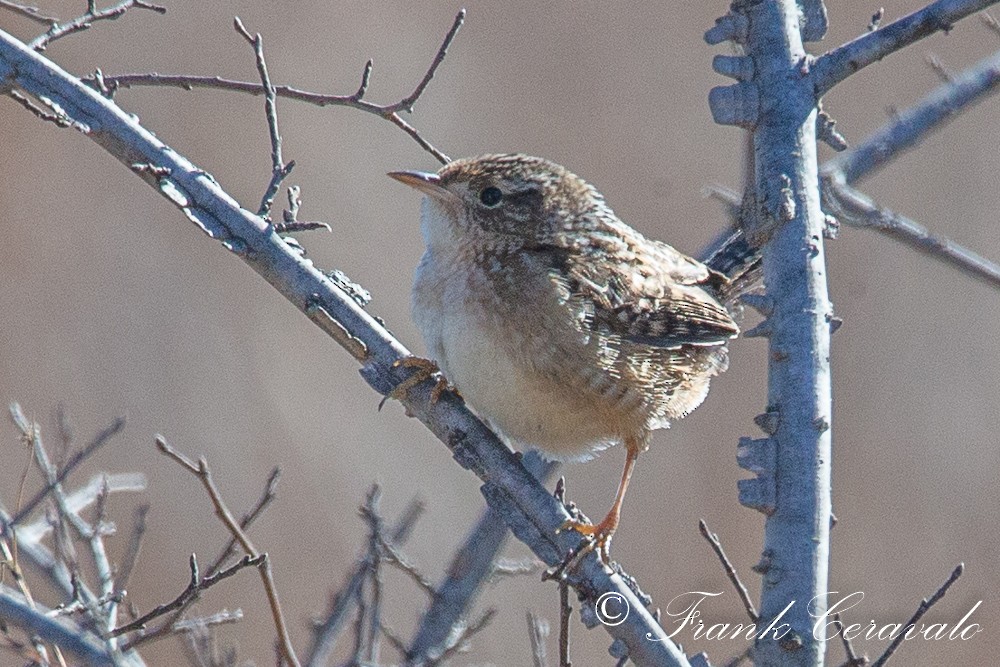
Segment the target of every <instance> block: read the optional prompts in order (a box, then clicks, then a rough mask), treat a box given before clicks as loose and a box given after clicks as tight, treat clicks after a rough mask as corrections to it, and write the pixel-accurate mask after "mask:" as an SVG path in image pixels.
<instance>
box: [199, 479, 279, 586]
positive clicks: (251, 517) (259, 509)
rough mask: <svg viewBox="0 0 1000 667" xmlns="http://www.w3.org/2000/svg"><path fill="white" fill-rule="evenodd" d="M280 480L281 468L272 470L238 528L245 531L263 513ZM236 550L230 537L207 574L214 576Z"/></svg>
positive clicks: (275, 492)
mask: <svg viewBox="0 0 1000 667" xmlns="http://www.w3.org/2000/svg"><path fill="white" fill-rule="evenodd" d="M280 479H281V468H272V469H271V474H270V475H268V477H267V481H266V482H265V483H264V490H263V491H262V492H261V495H260V498H258V499H257V503H256V504H255V505H254V506H253V507H252V508H251V509H250V511H248V512H247V513H246V514H244V515H243V517H242V518H241V519H240V528H242V529H243V530H246V529H247V528H249V527H250V526H251V525H252V524H253V522H254V521H256V520H257V519H258V518H259V517H260V515H261V514H263V513H264V510H266V509H267V508H268V507H269V506H270V505H271V503H272V502H274V498H275V496H276V495H277V489H278V480H280ZM235 550H236V537H235V536H234V537H230V538H229V542H228V543H227V544H226V546H225V547H224V548H223V550H222V552H221V553H220V554H219V555H218V556H216V558H215V560H214V561H212V564H211V565H209V566H208V569H207V570H206V572H207V574H209V575H211V574H214V573H215V572H216V571H217V570H218V569H219V568H220V567H222V565H223V563H225V562H226V561H227V560H229V558H230V556H232V555H233V552H234V551H235Z"/></svg>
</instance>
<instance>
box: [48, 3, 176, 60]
mask: <svg viewBox="0 0 1000 667" xmlns="http://www.w3.org/2000/svg"><path fill="white" fill-rule="evenodd" d="M133 7H137V8H139V9H149V10H151V11H154V12H156V13H158V14H165V13H166V11H167V8H166V7H161V6H160V5H154V4H152V3H150V2H144V1H143V0H123V1H122V2H119V3H118V4H117V5H112V6H110V7H107V8H105V9H97V3H96V1H95V0H88V2H87V11H86V13H84V14H83V15H82V16H79V17H77V18H75V19H73V20H72V21H66V22H65V23H59V22H53V23H52V25H51V26H50V27H49V29H48V30H46V31H45V33H44V34H42V35H40V36H38V37H37V38H35V40H34V41H32V42H31V44H29V45H28V46H29V47H30V48H32V49H35V50H36V51H44V50H45V49H46V48H48V46H49V44H51V43H52V42H54V41H56V40H57V39H62V38H63V37H66V36H67V35H72V34H73V33H75V32H80V31H81V30H87V29H88V28H90V27H91V26H92V25H93V24H94V23H96V22H97V21H114V20H115V19H118V18H121V16H122V15H123V14H124V13H125V12H127V11H128V10H130V9H132V8H133Z"/></svg>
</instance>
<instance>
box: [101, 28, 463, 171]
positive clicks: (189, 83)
mask: <svg viewBox="0 0 1000 667" xmlns="http://www.w3.org/2000/svg"><path fill="white" fill-rule="evenodd" d="M464 22H465V10H464V9H463V10H461V11H459V12H458V14H457V15H456V16H455V20H454V22H453V23H452V25H451V28H450V29H449V30H448V34H447V35H445V38H444V41H443V42H442V43H441V46H440V47H439V48H438V51H437V53H436V54H435V56H434V59H433V60H432V61H431V64H430V66H429V67H428V68H427V71H426V72H425V73H424V76H423V78H422V79H421V80H420V83H418V84H417V87H416V88H414V89H413V92H412V93H410V94H409V95H407V96H406V97H404V98H403V99H401V100H399V101H398V102H395V103H392V104H375V103H372V102H369V101H368V100H367V99H365V95H366V94H367V92H368V83H369V81H370V78H371V73H372V61H370V60H369V61H368V62H367V63H365V69H364V73H363V75H362V80H361V85H360V87H359V88H358V90H357V91H356V92H354V93H353V94H351V95H325V94H321V93H314V92H309V91H305V90H300V89H297V88H293V87H291V86H273V93H274V95H275V96H276V97H286V98H289V99H293V100H297V101H300V102H306V103H308V104H315V105H317V106H321V107H323V106H346V107H350V108H353V109H358V110H360V111H365V112H367V113H371V114H375V115H376V116H379V117H380V118H384V119H385V120H388V121H389V122H390V123H392V124H393V125H396V126H397V127H399V128H400V129H401V130H403V131H404V132H405V133H406V134H408V135H409V136H410V137H411V138H412V139H413V140H414V141H416V142H417V143H418V144H419V145H420V146H421V147H422V148H423V149H424V150H426V151H427V152H428V153H430V154H431V155H433V156H434V157H435V158H436V159H437V160H438V161H439V162H441V163H442V164H446V163H448V162H449V161H450V158H449V157H448V156H447V155H445V154H444V153H442V152H441V151H439V150H438V149H437V148H435V147H434V146H433V145H432V144H431V143H430V142H429V141H427V140H426V139H425V138H424V137H423V136H422V135H421V134H420V132H419V131H417V129H416V128H414V127H413V126H412V125H410V124H409V123H407V122H406V121H405V120H404V119H403V117H402V116H401V115H400V114H402V113H404V112H406V113H410V112H412V111H413V107H414V105H415V104H416V102H417V100H418V99H419V98H420V96H421V95H422V94H423V93H424V91H425V90H426V89H427V86H428V84H429V83H430V82H431V79H433V78H434V75H435V74H436V73H437V70H438V67H440V65H441V63H442V62H444V58H445V56H446V55H447V53H448V49H449V48H450V47H451V44H452V42H453V41H454V40H455V37H456V35H458V31H459V29H460V28H461V27H462V24H463V23H464ZM103 80H104V82H105V85H107V86H111V87H120V88H130V87H133V86H172V87H177V88H183V89H185V90H192V89H194V88H214V89H218V90H229V91H235V92H242V93H250V94H252V95H261V94H264V95H266V94H267V93H268V90H267V88H266V86H265V85H263V84H260V83H253V82H249V81H234V80H232V79H224V78H222V77H217V76H189V75H177V74H169V75H165V74H157V73H156V72H148V73H142V74H122V75H118V76H110V75H104V76H103ZM84 81H86V82H88V83H91V84H95V83H96V80H95V78H94V77H89V78H87V79H84Z"/></svg>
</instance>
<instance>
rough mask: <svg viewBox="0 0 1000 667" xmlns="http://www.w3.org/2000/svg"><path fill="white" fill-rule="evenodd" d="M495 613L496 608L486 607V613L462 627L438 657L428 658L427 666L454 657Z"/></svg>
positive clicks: (441, 662)
mask: <svg viewBox="0 0 1000 667" xmlns="http://www.w3.org/2000/svg"><path fill="white" fill-rule="evenodd" d="M496 613H497V610H496V609H487V610H486V613H484V614H483V615H482V616H480V617H479V620H477V621H476V622H475V623H472V624H471V625H468V626H466V627H465V628H463V629H462V631H461V632H460V633H459V635H458V637H456V638H455V641H454V643H453V644H451V646H449V647H448V648H446V649H445V650H444V652H443V653H442V654H441V655H440V657H437V658H431V659H430V660H428V661H427V663H426V665H427V667H437V666H438V665H441V664H443V663H445V662H447V661H448V660H450V659H451V658H453V657H455V656H456V655H457V654H459V653H461V652H462V651H465V650H466V647H467V645H468V642H469V640H470V639H472V638H473V637H474V636H476V635H477V634H479V633H480V632H482V631H483V630H485V629H486V626H487V625H489V624H490V621H492V620H493V617H494V616H496Z"/></svg>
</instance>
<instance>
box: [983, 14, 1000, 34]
mask: <svg viewBox="0 0 1000 667" xmlns="http://www.w3.org/2000/svg"><path fill="white" fill-rule="evenodd" d="M979 19H980V20H981V21H982V22H983V25H984V26H986V27H987V28H989V29H990V30H992V31H993V33H994V34H995V35H996V36H998V37H1000V21H998V20H996V18H995V17H994V16H993V15H991V14H990V13H989V12H981V13H980V14H979Z"/></svg>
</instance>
